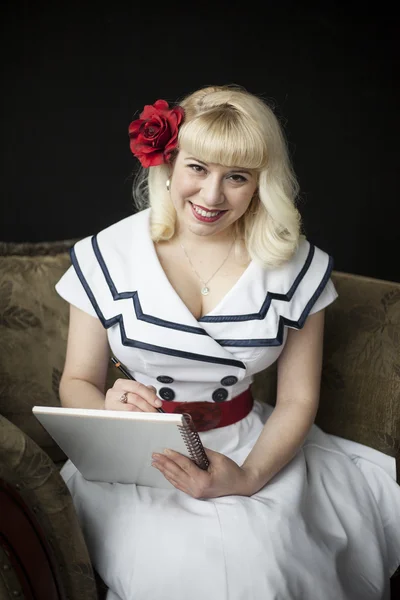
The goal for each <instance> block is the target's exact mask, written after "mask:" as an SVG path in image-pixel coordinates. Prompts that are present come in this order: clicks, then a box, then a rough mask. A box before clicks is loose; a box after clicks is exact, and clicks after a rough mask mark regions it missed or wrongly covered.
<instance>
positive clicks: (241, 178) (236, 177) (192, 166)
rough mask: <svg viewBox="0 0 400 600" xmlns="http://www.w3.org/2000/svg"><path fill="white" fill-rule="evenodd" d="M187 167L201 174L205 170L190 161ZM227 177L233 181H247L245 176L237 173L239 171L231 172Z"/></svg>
mask: <svg viewBox="0 0 400 600" xmlns="http://www.w3.org/2000/svg"><path fill="white" fill-rule="evenodd" d="M188 167H189V168H190V169H192V171H194V172H195V173H199V174H201V173H206V172H207V170H206V168H205V167H203V166H202V165H198V164H196V163H191V164H189V165H188ZM229 179H231V180H232V181H233V182H234V183H245V182H246V181H248V179H247V178H246V177H244V176H243V175H239V173H232V174H231V175H229Z"/></svg>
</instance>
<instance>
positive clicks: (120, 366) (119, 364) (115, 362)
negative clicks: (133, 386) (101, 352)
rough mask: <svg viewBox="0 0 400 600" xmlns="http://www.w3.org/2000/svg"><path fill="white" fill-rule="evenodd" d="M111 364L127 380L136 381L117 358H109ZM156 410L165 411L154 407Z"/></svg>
mask: <svg viewBox="0 0 400 600" xmlns="http://www.w3.org/2000/svg"><path fill="white" fill-rule="evenodd" d="M111 362H113V363H114V365H115V366H116V367H117V369H119V370H120V371H121V373H123V374H124V375H125V377H126V378H127V379H132V380H133V381H136V379H135V378H134V377H132V375H131V374H130V373H129V371H128V369H126V368H125V367H124V365H122V364H121V363H120V361H119V360H118V359H117V358H115V356H112V357H111ZM156 409H157V410H158V412H160V413H163V412H165V410H163V409H162V408H158V407H157V406H156Z"/></svg>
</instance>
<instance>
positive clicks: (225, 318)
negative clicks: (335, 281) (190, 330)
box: [199, 244, 315, 345]
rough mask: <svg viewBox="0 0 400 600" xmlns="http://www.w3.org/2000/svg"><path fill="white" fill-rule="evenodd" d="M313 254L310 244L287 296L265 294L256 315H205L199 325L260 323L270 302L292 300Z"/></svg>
mask: <svg viewBox="0 0 400 600" xmlns="http://www.w3.org/2000/svg"><path fill="white" fill-rule="evenodd" d="M314 254H315V246H314V245H313V244H310V249H309V251H308V255H307V258H306V261H305V263H304V265H303V267H302V269H301V271H300V272H299V274H298V275H297V277H296V279H295V280H294V282H293V284H292V287H291V288H290V290H289V291H288V293H287V294H276V293H274V292H267V295H266V297H265V300H264V302H263V305H262V307H261V308H260V310H259V312H258V313H250V314H248V315H223V316H219V317H218V316H210V317H207V315H206V316H204V317H201V318H200V319H199V323H226V322H236V323H237V322H239V321H254V320H256V319H258V320H259V321H262V320H263V319H265V316H266V314H267V312H268V310H269V307H270V306H271V302H272V300H282V301H283V302H289V301H290V300H291V299H292V297H293V294H294V293H295V291H296V289H297V288H298V286H299V285H300V282H301V280H302V279H303V277H304V275H305V274H306V273H307V271H308V269H309V268H310V265H311V262H312V259H313V258H314ZM224 345H225V344H224Z"/></svg>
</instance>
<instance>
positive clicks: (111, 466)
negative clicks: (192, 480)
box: [32, 406, 209, 489]
mask: <svg viewBox="0 0 400 600" xmlns="http://www.w3.org/2000/svg"><path fill="white" fill-rule="evenodd" d="M32 412H33V414H34V415H35V417H36V418H37V419H38V420H39V422H40V423H41V424H42V425H43V427H44V428H45V429H46V430H47V431H48V433H49V434H50V435H51V437H52V438H53V439H54V441H55V442H56V443H57V444H58V445H59V446H60V448H61V449H62V450H63V451H64V453H65V454H66V455H67V456H68V458H69V459H70V460H71V461H72V463H73V464H74V465H75V467H76V468H77V469H78V471H80V473H81V474H82V475H83V477H84V478H85V479H88V480H90V481H101V482H108V483H136V484H137V485H147V486H150V487H161V488H168V489H169V488H173V486H172V484H170V483H169V482H168V481H167V480H166V479H165V477H164V476H163V475H162V473H160V471H158V469H156V468H154V467H152V466H151V455H152V453H153V452H163V451H164V450H165V449H166V448H171V449H172V450H176V451H177V452H180V453H181V454H184V455H185V456H188V457H189V458H191V459H192V460H193V461H194V462H195V463H196V464H197V465H198V466H199V467H200V468H201V469H207V467H208V465H209V462H208V459H207V455H206V453H205V450H204V447H203V444H202V442H201V440H200V436H199V434H198V432H197V431H196V429H195V427H194V425H193V422H192V419H191V417H190V415H187V414H183V415H181V414H168V413H158V412H157V413H144V412H125V411H113V410H95V409H86V408H61V407H49V406H34V407H33V409H32ZM173 489H174V488H173Z"/></svg>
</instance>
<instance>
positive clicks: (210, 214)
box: [193, 204, 221, 218]
mask: <svg viewBox="0 0 400 600" xmlns="http://www.w3.org/2000/svg"><path fill="white" fill-rule="evenodd" d="M193 208H194V210H195V211H196V212H197V214H199V215H201V216H202V217H208V218H210V217H216V216H217V215H219V213H220V212H221V211H220V210H217V211H215V212H208V211H206V210H203V209H202V208H199V207H198V206H195V205H194V204H193Z"/></svg>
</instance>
